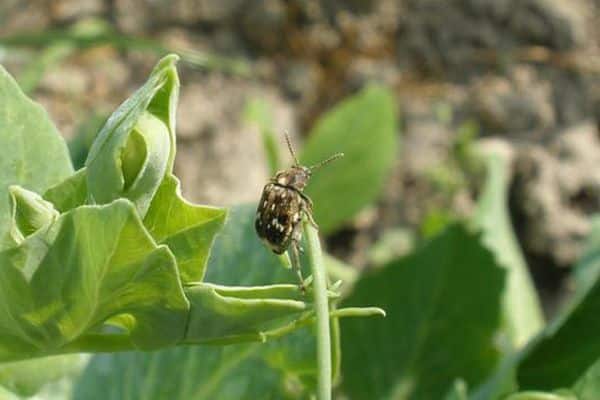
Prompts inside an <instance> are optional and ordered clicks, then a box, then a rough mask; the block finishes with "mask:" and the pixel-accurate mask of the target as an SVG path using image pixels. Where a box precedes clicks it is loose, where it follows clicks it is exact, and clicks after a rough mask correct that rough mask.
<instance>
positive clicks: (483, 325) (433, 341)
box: [341, 225, 504, 399]
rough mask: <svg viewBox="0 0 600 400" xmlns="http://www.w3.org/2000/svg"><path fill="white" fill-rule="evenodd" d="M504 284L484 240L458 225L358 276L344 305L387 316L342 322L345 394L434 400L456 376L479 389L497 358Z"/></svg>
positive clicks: (357, 397) (356, 396) (359, 396)
mask: <svg viewBox="0 0 600 400" xmlns="http://www.w3.org/2000/svg"><path fill="white" fill-rule="evenodd" d="M503 281H504V272H503V271H502V270H501V269H500V268H499V267H498V266H497V265H496V263H495V261H494V258H493V256H492V254H491V253H490V252H489V251H488V250H487V249H486V248H485V247H484V246H483V244H482V241H481V238H480V237H479V236H477V235H475V234H473V233H470V232H468V231H467V230H466V229H465V228H464V227H462V226H460V225H454V226H451V227H449V228H448V229H446V230H445V231H444V232H443V233H441V234H440V235H438V236H437V237H435V238H433V239H432V240H431V241H430V242H428V243H427V244H425V245H424V246H423V247H421V248H420V249H418V250H417V251H416V252H415V253H413V254H412V255H409V256H407V257H406V258H401V259H399V260H396V261H393V262H391V263H389V264H387V265H386V266H384V267H382V268H381V269H378V270H376V271H374V272H373V273H371V274H368V275H365V276H363V277H361V278H360V279H359V281H358V282H357V284H356V287H355V290H354V292H353V293H352V294H351V295H350V297H349V298H348V299H347V300H346V301H347V302H349V303H355V302H364V301H367V302H375V303H377V304H381V305H382V306H383V307H384V308H385V310H386V311H387V315H388V317H387V318H386V319H385V320H372V321H369V322H368V323H363V322H362V321H360V320H358V319H356V320H347V321H343V323H342V326H341V327H342V333H343V335H342V354H343V358H342V374H343V377H344V380H343V387H344V390H345V392H346V393H348V395H349V396H350V398H352V399H371V398H401V399H424V398H431V399H434V398H441V397H442V396H443V394H444V393H445V392H446V391H447V389H448V387H449V386H450V384H451V383H452V382H453V381H454V379H455V378H457V377H464V378H465V379H466V381H467V382H468V383H469V384H470V385H474V384H477V383H480V382H481V381H482V380H483V379H484V378H485V377H486V375H487V373H489V372H491V371H492V370H493V368H494V366H495V365H496V362H497V360H498V357H499V350H498V349H497V347H496V345H495V343H494V333H495V332H496V330H497V329H498V326H499V325H500V321H501V313H500V296H501V293H502V289H503ZM473 282H477V285H473ZM473 315H477V316H478V317H477V318H476V319H474V318H473Z"/></svg>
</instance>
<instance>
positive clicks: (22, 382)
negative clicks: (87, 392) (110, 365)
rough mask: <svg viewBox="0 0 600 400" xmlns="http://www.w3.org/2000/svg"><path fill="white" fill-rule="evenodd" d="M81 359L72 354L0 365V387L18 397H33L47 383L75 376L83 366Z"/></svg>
mask: <svg viewBox="0 0 600 400" xmlns="http://www.w3.org/2000/svg"><path fill="white" fill-rule="evenodd" d="M83 358H84V356H82V355H79V354H74V355H67V356H54V357H46V358H38V359H35V360H25V361H16V362H9V363H2V364H0V385H1V386H3V387H5V388H7V389H8V390H10V391H11V392H13V393H16V394H18V395H20V396H26V397H29V396H33V395H34V394H36V393H37V392H38V391H39V390H40V388H42V387H44V386H45V385H47V384H48V383H49V382H55V381H58V380H59V379H63V378H64V377H65V375H68V376H72V375H75V374H76V373H77V372H78V371H79V370H80V368H81V367H82V366H83V361H84V359H83ZM0 398H2V399H4V398H5V397H3V396H0Z"/></svg>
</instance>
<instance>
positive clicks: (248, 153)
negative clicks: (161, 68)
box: [176, 74, 295, 205]
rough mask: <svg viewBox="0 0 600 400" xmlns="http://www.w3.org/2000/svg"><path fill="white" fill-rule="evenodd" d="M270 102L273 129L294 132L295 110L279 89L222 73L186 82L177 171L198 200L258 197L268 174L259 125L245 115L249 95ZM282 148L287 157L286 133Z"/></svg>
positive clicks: (235, 200) (185, 189)
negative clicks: (236, 78) (280, 93)
mask: <svg viewBox="0 0 600 400" xmlns="http://www.w3.org/2000/svg"><path fill="white" fill-rule="evenodd" d="M253 98H259V99H261V100H262V101H264V102H266V103H267V104H268V105H269V106H270V108H269V112H270V114H271V116H272V120H273V127H272V129H273V132H275V133H276V134H278V135H279V134H281V133H282V132H292V133H294V132H295V121H294V112H293V109H292V107H291V105H290V104H289V103H288V102H286V101H285V100H284V99H283V98H282V97H281V96H280V95H279V94H278V93H277V91H275V90H273V89H272V88H268V87H264V86H262V87H261V86H257V85H256V84H254V83H249V82H247V81H243V80H235V79H231V78H227V77H223V76H221V75H218V74H210V75H207V76H204V77H203V78H201V79H198V76H196V79H194V83H193V84H189V85H188V84H185V83H184V84H183V86H182V91H181V100H180V104H179V108H178V110H179V114H178V117H177V132H178V137H179V143H178V150H177V159H176V174H177V175H178V176H179V177H181V180H182V182H183V185H182V187H183V192H184V193H185V195H186V197H188V198H190V199H191V200H194V201H199V202H203V203H208V204H217V205H233V204H238V203H241V202H249V201H256V200H257V198H258V196H260V191H261V190H262V187H263V185H264V184H265V182H266V180H267V178H268V171H267V160H266V156H265V155H264V151H263V147H262V146H263V145H262V140H261V136H260V132H259V131H258V128H257V127H255V126H253V125H252V124H250V123H248V122H247V121H245V120H244V118H243V117H244V111H245V107H246V105H247V102H248V101H249V100H250V99H253ZM280 154H281V155H282V157H283V159H284V160H288V159H289V158H288V154H287V149H286V147H285V141H284V140H283V136H281V140H280Z"/></svg>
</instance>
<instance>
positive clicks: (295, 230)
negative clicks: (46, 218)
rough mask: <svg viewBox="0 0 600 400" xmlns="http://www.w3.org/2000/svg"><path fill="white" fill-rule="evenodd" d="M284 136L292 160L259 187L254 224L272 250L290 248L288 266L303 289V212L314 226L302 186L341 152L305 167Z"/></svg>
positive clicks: (311, 204) (279, 251)
mask: <svg viewBox="0 0 600 400" xmlns="http://www.w3.org/2000/svg"><path fill="white" fill-rule="evenodd" d="M285 140H286V142H287V146H288V149H289V151H290V154H291V155H292V158H293V159H294V164H293V165H292V166H291V167H290V168H288V169H285V170H283V171H279V172H277V173H276V174H275V176H274V177H272V178H271V179H270V180H269V182H268V183H267V184H266V185H265V187H264V188H263V192H262V196H261V198H260V202H259V203H258V208H257V210H256V218H255V220H254V228H255V230H256V233H257V234H258V237H259V238H260V239H261V240H262V241H263V242H264V243H265V244H266V246H267V247H268V248H269V249H271V250H272V251H273V252H274V253H275V254H283V253H285V252H286V251H287V250H288V248H291V251H292V267H293V269H294V270H295V271H296V274H297V275H298V278H299V280H300V289H301V290H302V291H304V290H305V286H304V279H303V278H302V271H301V268H300V251H302V249H301V248H300V241H301V239H302V220H303V218H304V216H306V218H307V219H308V221H309V223H310V224H311V225H313V226H314V227H315V228H316V229H318V226H317V224H316V222H315V220H314V218H313V215H312V210H313V203H312V201H311V199H310V198H309V197H308V196H307V195H306V194H304V188H305V187H306V185H307V183H308V181H309V180H310V178H311V176H312V172H313V171H314V170H315V169H318V168H320V167H322V166H323V165H325V164H327V163H329V162H331V161H333V160H336V159H338V158H340V157H343V156H344V154H343V153H337V154H334V155H333V156H331V157H329V158H327V159H325V160H323V161H321V162H319V163H317V164H315V165H313V166H310V167H306V166H304V165H301V164H300V163H299V162H298V158H297V157H296V152H295V151H294V148H293V147H292V143H291V142H290V138H289V136H288V135H287V134H286V135H285Z"/></svg>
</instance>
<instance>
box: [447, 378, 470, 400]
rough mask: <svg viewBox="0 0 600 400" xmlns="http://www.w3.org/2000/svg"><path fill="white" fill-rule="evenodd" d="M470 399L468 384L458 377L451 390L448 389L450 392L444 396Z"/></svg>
mask: <svg viewBox="0 0 600 400" xmlns="http://www.w3.org/2000/svg"><path fill="white" fill-rule="evenodd" d="M468 399H469V395H468V394H467V385H466V384H465V381H463V380H462V379H457V380H456V381H454V384H453V385H452V387H450V390H449V391H448V393H446V396H445V397H444V400H468Z"/></svg>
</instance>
